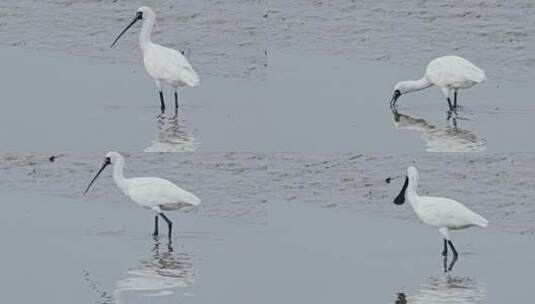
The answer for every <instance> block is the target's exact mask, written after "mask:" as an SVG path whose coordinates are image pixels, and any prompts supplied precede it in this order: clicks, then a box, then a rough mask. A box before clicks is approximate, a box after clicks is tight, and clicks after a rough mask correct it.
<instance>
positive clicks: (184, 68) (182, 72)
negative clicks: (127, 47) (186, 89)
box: [145, 45, 199, 87]
mask: <svg viewBox="0 0 535 304" xmlns="http://www.w3.org/2000/svg"><path fill="white" fill-rule="evenodd" d="M145 66H146V67H147V70H149V69H150V70H152V71H155V72H156V73H157V74H158V75H157V78H160V79H164V80H172V81H175V82H182V83H184V84H186V85H188V86H190V87H194V86H197V85H199V75H198V74H197V72H195V70H194V69H193V67H192V66H191V64H190V63H189V61H188V59H186V57H184V55H182V54H181V53H180V52H178V51H177V50H174V49H170V48H166V47H163V46H160V45H153V47H152V49H151V50H149V52H148V53H147V58H146V59H145Z"/></svg>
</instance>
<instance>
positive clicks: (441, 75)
mask: <svg viewBox="0 0 535 304" xmlns="http://www.w3.org/2000/svg"><path fill="white" fill-rule="evenodd" d="M486 79H487V78H486V76H485V72H484V71H483V70H482V69H480V68H479V67H477V66H475V65H474V64H473V63H471V62H470V61H468V60H466V59H464V58H462V57H459V56H455V55H449V56H443V57H439V58H436V59H434V60H432V61H431V62H430V63H429V64H428V65H427V68H426V70H425V74H424V76H423V77H422V78H421V79H419V80H406V81H400V82H398V83H397V84H396V85H395V86H394V92H393V96H392V99H391V101H390V105H391V106H395V105H396V102H397V99H398V98H399V97H400V96H401V95H403V94H406V93H410V92H414V91H419V90H423V89H425V88H428V87H430V86H432V85H436V86H438V87H440V89H441V90H442V93H443V94H444V96H446V100H447V101H448V105H449V107H450V110H453V109H454V108H456V107H457V92H458V90H460V89H469V88H471V87H473V86H474V85H475V84H477V83H480V82H483V81H485V80H486ZM452 96H453V99H454V102H453V104H452V102H451V99H452Z"/></svg>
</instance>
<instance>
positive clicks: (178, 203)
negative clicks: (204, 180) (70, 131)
mask: <svg viewBox="0 0 535 304" xmlns="http://www.w3.org/2000/svg"><path fill="white" fill-rule="evenodd" d="M124 164H125V161H124V157H123V156H122V155H121V154H119V153H117V152H108V153H107V154H106V157H105V158H104V163H103V164H102V167H101V168H100V169H99V170H98V172H97V174H96V175H95V177H93V179H92V180H91V182H90V183H89V185H88V186H87V188H86V189H85V191H84V195H85V194H86V193H87V192H88V191H89V189H90V188H91V185H93V183H94V182H95V180H96V179H97V177H99V175H100V174H101V173H102V171H104V169H105V168H106V167H107V166H109V165H113V181H114V182H115V184H116V185H117V187H118V188H119V189H120V190H121V191H122V192H123V193H124V194H125V195H126V196H128V197H129V198H130V199H131V200H132V201H133V202H134V203H135V204H136V205H138V206H140V207H143V208H145V209H149V210H152V211H154V212H155V213H156V215H155V217H154V232H153V235H155V236H156V235H158V216H160V217H162V218H163V219H164V220H165V222H166V223H167V226H168V235H169V237H171V233H172V227H173V223H172V222H171V220H170V219H169V218H168V217H167V216H166V215H165V214H164V213H163V211H172V210H178V209H180V208H183V207H188V206H198V205H199V204H200V203H201V200H200V199H199V198H198V197H197V196H195V195H194V194H193V193H190V192H188V191H186V190H183V189H181V188H180V187H178V186H177V185H175V184H173V183H172V182H170V181H168V180H166V179H163V178H159V177H136V178H126V177H125V176H124V173H123V171H124Z"/></svg>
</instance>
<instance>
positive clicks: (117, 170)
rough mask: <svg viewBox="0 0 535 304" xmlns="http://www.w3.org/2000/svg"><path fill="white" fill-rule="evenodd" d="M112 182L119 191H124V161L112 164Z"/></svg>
mask: <svg viewBox="0 0 535 304" xmlns="http://www.w3.org/2000/svg"><path fill="white" fill-rule="evenodd" d="M113 181H114V182H115V184H116V185H117V187H118V188H119V189H121V190H122V191H123V192H125V191H126V178H125V177H124V159H122V158H121V159H118V160H117V161H116V162H115V163H114V164H113Z"/></svg>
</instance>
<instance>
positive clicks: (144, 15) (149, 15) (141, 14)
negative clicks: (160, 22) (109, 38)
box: [111, 6, 156, 47]
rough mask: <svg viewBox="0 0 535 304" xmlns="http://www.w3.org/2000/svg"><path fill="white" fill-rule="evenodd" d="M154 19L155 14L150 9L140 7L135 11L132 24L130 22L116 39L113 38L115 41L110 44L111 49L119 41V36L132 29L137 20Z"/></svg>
mask: <svg viewBox="0 0 535 304" xmlns="http://www.w3.org/2000/svg"><path fill="white" fill-rule="evenodd" d="M155 17H156V14H155V13H154V11H153V10H152V9H151V8H150V7H148V6H142V7H140V8H138V9H137V11H136V16H135V17H134V20H132V22H130V24H128V25H127V26H126V27H125V29H124V30H123V31H122V32H121V33H120V34H119V36H117V38H115V40H114V41H113V43H112V44H111V47H113V46H114V45H115V44H116V43H117V41H119V38H121V36H122V35H123V34H124V33H125V32H126V31H127V30H128V29H129V28H130V27H132V25H134V23H136V22H138V21H139V20H144V19H152V20H154V19H155Z"/></svg>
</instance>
